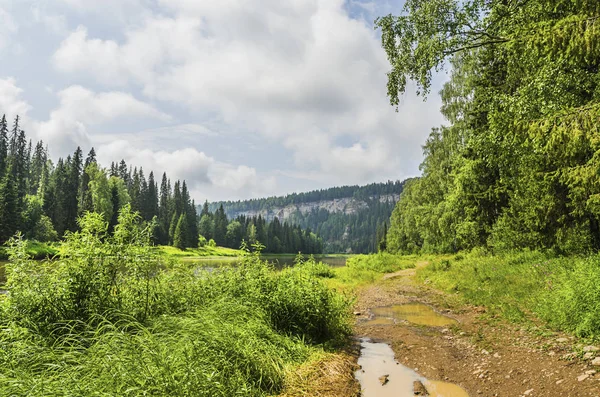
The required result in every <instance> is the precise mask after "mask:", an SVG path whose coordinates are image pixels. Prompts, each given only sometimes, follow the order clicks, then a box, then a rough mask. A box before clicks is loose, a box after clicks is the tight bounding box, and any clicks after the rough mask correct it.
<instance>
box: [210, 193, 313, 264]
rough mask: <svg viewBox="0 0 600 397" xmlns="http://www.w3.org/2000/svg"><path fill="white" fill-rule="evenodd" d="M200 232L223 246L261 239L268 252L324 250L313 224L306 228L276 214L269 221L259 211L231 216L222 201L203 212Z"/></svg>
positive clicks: (310, 252)
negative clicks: (229, 217) (256, 213)
mask: <svg viewBox="0 0 600 397" xmlns="http://www.w3.org/2000/svg"><path fill="white" fill-rule="evenodd" d="M199 232H200V236H201V237H200V241H201V242H202V243H204V242H205V241H206V240H208V241H210V240H213V241H214V242H215V243H216V244H217V245H219V246H221V247H228V248H239V247H240V246H241V244H242V241H244V242H246V243H247V244H249V245H250V246H251V245H253V244H256V243H260V244H261V245H263V249H262V252H264V253H267V254H283V253H298V252H302V253H303V254H321V253H323V241H322V240H321V238H319V237H318V236H317V235H316V234H315V233H312V232H311V230H310V228H306V229H304V230H303V229H302V228H301V227H300V226H298V225H295V224H290V223H288V222H283V223H281V222H280V221H279V219H278V218H277V217H275V218H274V219H273V220H272V221H271V222H267V221H266V220H265V219H264V218H263V217H262V216H260V215H259V216H253V217H247V216H245V215H240V216H238V217H236V218H235V219H231V220H229V219H228V218H227V214H226V213H225V210H224V208H223V205H220V206H219V208H218V209H217V210H216V211H215V212H214V213H213V212H211V211H210V209H209V205H208V202H205V203H204V206H203V208H202V212H201V213H200V223H199Z"/></svg>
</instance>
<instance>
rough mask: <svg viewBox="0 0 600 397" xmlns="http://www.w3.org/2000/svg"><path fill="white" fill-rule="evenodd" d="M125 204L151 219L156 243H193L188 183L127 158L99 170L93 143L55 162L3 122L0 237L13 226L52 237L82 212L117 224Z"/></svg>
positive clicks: (36, 235) (3, 239)
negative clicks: (129, 162) (130, 162)
mask: <svg viewBox="0 0 600 397" xmlns="http://www.w3.org/2000/svg"><path fill="white" fill-rule="evenodd" d="M127 204H129V205H130V206H131V209H132V210H133V211H137V212H139V213H140V215H141V217H142V219H143V220H144V221H146V222H153V224H154V225H155V227H154V242H155V243H157V244H165V245H167V244H172V245H178V246H180V247H196V246H197V245H198V222H197V213H196V205H195V203H194V200H192V199H191V198H190V194H189V191H188V188H187V185H186V182H185V181H179V180H178V181H175V182H174V183H173V184H172V183H171V180H170V179H169V178H168V177H167V175H166V173H163V175H162V179H161V182H160V188H159V186H158V182H157V181H156V180H155V177H154V172H152V171H151V172H150V173H149V174H148V177H147V178H146V175H145V173H144V170H143V168H141V167H140V168H137V167H133V168H132V167H131V166H127V164H126V162H125V161H124V160H121V161H120V162H118V163H114V162H113V163H112V164H111V166H110V168H109V169H108V170H106V169H104V168H102V167H101V166H100V165H99V164H98V162H97V160H96V153H95V151H94V148H92V149H91V150H90V151H89V153H88V155H87V157H86V158H85V159H84V157H83V153H82V150H81V148H79V147H78V148H77V149H76V150H75V152H74V153H73V154H72V155H69V156H67V157H66V158H59V159H58V160H57V162H56V164H55V163H54V162H53V161H52V160H51V159H50V157H49V155H48V148H47V147H46V146H45V145H44V142H42V141H39V142H37V143H36V144H35V145H33V143H32V141H31V140H27V136H26V134H25V132H24V131H23V130H22V129H21V127H20V119H19V117H18V116H17V117H16V118H15V120H14V122H13V124H12V128H9V125H8V122H7V119H6V116H3V117H2V120H1V121H0V243H5V242H6V241H7V240H8V239H9V238H10V237H12V236H14V235H15V233H16V232H17V231H21V232H22V233H23V234H24V236H25V237H26V238H28V239H34V240H38V241H42V242H46V241H54V240H57V239H59V238H61V237H62V236H63V235H64V234H65V233H66V232H74V231H76V230H78V224H77V220H78V218H79V217H80V216H82V215H83V214H85V213H86V212H97V213H100V214H102V215H103V217H104V220H105V221H106V222H108V225H109V231H112V230H113V229H114V227H115V226H116V224H117V220H118V214H119V210H120V209H121V208H123V206H125V205H127Z"/></svg>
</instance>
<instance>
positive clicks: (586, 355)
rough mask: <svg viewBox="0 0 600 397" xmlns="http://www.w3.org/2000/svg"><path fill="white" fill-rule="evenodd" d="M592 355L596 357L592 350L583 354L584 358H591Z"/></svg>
mask: <svg viewBox="0 0 600 397" xmlns="http://www.w3.org/2000/svg"><path fill="white" fill-rule="evenodd" d="M592 357H594V353H592V352H587V353H585V354H584V355H583V359H584V360H591V359H592Z"/></svg>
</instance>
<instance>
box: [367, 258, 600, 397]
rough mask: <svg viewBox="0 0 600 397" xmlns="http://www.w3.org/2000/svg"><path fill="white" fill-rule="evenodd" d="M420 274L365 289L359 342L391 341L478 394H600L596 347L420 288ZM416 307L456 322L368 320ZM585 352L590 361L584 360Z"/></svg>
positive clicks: (404, 354)
mask: <svg viewBox="0 0 600 397" xmlns="http://www.w3.org/2000/svg"><path fill="white" fill-rule="evenodd" d="M421 265H423V264H421ZM414 275H415V270H414V269H411V270H404V271H401V272H398V273H396V274H394V275H391V276H390V275H388V276H387V277H386V279H385V280H382V281H381V282H379V283H377V284H374V285H372V286H369V287H366V288H364V289H362V290H360V291H359V295H358V302H357V305H356V312H357V313H356V314H357V325H356V328H355V329H356V336H357V337H359V338H360V337H369V338H371V339H372V340H374V341H381V342H387V343H389V344H390V345H391V347H392V349H393V351H394V353H395V356H396V360H397V361H398V362H400V363H401V364H403V365H405V366H406V367H408V368H411V369H414V370H415V371H416V372H418V373H420V374H421V375H423V376H425V377H427V378H428V379H431V380H442V381H446V382H451V383H455V384H458V385H460V386H462V387H463V388H464V389H466V390H467V391H468V393H469V395H470V396H471V397H476V396H500V397H518V396H544V397H554V396H556V397H567V396H568V397H571V396H572V397H582V396H594V397H598V396H600V373H599V374H596V373H595V371H599V372H600V366H594V365H592V361H593V358H595V357H596V356H600V351H598V352H596V351H594V350H595V347H593V346H581V345H579V346H578V343H579V341H577V340H576V339H574V338H571V337H568V336H565V335H559V334H554V333H549V332H547V331H545V332H537V333H536V332H535V331H532V330H531V327H529V329H528V330H526V329H524V328H521V327H519V326H518V325H514V324H509V323H507V322H506V321H504V320H502V319H500V318H495V317H493V316H491V315H490V314H488V313H486V311H485V309H483V308H478V307H470V306H464V305H461V304H459V303H458V302H457V299H454V298H453V297H452V296H450V295H447V294H443V293H440V292H438V291H436V290H434V289H432V288H429V287H427V286H423V285H420V284H417V283H416V282H415V281H414ZM411 302H420V303H424V304H426V305H429V306H430V307H431V308H433V309H434V310H435V311H436V312H437V313H440V314H443V315H445V316H447V317H450V318H452V319H455V320H457V322H456V323H455V324H454V325H448V326H435V327H431V326H424V325H415V324H413V323H409V322H407V321H404V320H399V321H396V322H395V323H394V324H390V323H391V321H390V320H389V319H388V320H385V319H384V318H381V319H380V320H381V321H376V322H375V324H373V322H369V321H368V320H369V319H370V318H371V319H372V317H373V313H374V311H375V310H374V309H375V308H378V307H385V306H391V305H402V304H406V303H411ZM584 350H586V351H588V354H587V357H588V359H587V360H584V359H582V358H581V356H582V355H583V354H584V353H583V351H584ZM574 352H578V353H575V354H574ZM576 354H578V356H577V357H576ZM596 361H600V359H599V360H596Z"/></svg>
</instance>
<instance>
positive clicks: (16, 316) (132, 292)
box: [0, 213, 353, 397]
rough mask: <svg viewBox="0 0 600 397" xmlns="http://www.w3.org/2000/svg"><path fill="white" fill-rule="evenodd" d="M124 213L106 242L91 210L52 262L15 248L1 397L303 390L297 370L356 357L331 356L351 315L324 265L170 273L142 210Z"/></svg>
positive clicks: (3, 311) (258, 263)
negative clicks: (143, 226) (139, 214)
mask: <svg viewBox="0 0 600 397" xmlns="http://www.w3.org/2000/svg"><path fill="white" fill-rule="evenodd" d="M119 221H120V226H121V227H120V228H119V229H118V233H115V235H114V236H110V237H108V238H105V234H104V229H103V228H105V227H106V225H105V223H104V222H103V220H102V218H101V216H99V215H95V214H88V215H86V216H85V217H84V218H83V219H82V221H81V222H82V230H81V232H79V233H76V234H73V235H70V236H69V237H68V238H67V241H66V242H65V243H64V244H63V246H62V247H61V249H62V250H63V253H64V255H63V258H62V259H61V260H60V261H56V262H54V263H46V262H39V261H33V260H30V259H28V258H27V255H26V254H25V246H24V243H22V244H21V245H20V246H19V247H17V249H16V251H15V252H14V255H15V260H14V261H13V262H12V263H11V265H10V267H9V268H8V270H9V272H8V277H9V282H8V284H7V285H8V294H6V295H0V328H2V329H3V330H4V331H6V332H2V333H0V351H2V354H0V366H1V367H2V368H3V371H1V372H0V395H3V396H4V395H7V396H8V395H19V396H21V395H23V396H24V395H27V396H40V397H41V396H48V395H65V394H70V395H81V396H88V395H119V396H124V395H127V396H142V395H160V396H167V395H168V396H190V395H195V396H207V397H208V396H211V397H212V396H224V397H225V396H231V395H234V394H235V395H239V396H249V397H250V396H252V397H253V396H267V395H277V394H280V393H282V392H286V393H288V392H289V395H297V394H295V393H296V392H295V391H296V390H299V388H300V387H302V384H303V383H302V382H303V379H304V378H298V377H295V376H294V374H304V375H306V376H312V375H311V374H312V373H314V370H311V368H312V365H311V364H315V363H333V362H334V361H335V362H337V363H338V364H337V365H341V366H340V368H343V365H344V364H343V363H348V362H349V360H345V361H339V360H338V359H337V357H336V356H332V353H329V352H330V351H333V350H334V349H335V348H336V347H337V346H343V345H345V341H346V338H347V337H348V336H349V334H350V331H351V328H350V321H351V312H350V308H349V303H350V302H349V301H348V300H347V299H346V298H345V297H343V296H342V295H340V294H337V293H335V292H334V291H332V290H331V289H330V288H328V287H327V286H326V285H325V284H324V282H322V281H320V280H322V279H323V278H322V276H323V275H325V274H328V272H329V271H330V269H329V268H328V267H327V266H325V265H322V264H316V263H314V262H313V261H308V262H306V263H303V264H298V266H296V267H294V268H289V269H285V270H283V271H274V270H273V268H272V266H270V265H268V264H267V263H266V262H265V261H262V260H260V258H259V257H258V256H256V255H246V256H245V257H244V258H243V261H242V263H240V265H239V266H236V267H231V268H224V269H214V270H212V271H211V272H201V271H200V272H198V271H197V269H192V268H191V267H189V266H185V265H180V264H173V266H172V267H170V268H168V269H165V268H164V266H163V261H164V258H162V257H161V256H160V255H158V253H157V251H156V249H155V248H154V247H152V246H150V244H149V241H148V238H149V236H148V235H147V234H146V233H145V230H140V229H139V227H138V222H136V216H135V215H132V214H130V213H121V215H120V218H119ZM32 276H35V277H32ZM350 365H352V364H351V360H350ZM345 379H346V380H345V381H346V382H348V379H349V378H348V377H347V376H346V378H345ZM350 379H351V377H350ZM350 384H351V385H352V384H353V383H352V382H350Z"/></svg>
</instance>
